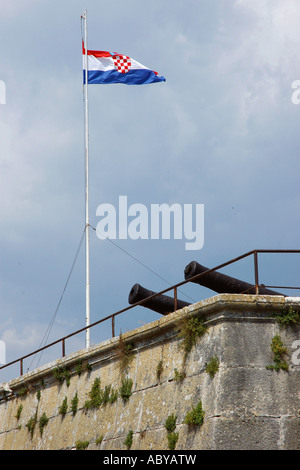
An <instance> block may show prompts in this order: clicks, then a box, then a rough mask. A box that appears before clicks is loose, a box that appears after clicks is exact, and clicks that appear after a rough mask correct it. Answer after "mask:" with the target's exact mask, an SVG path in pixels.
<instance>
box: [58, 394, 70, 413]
mask: <svg viewBox="0 0 300 470" xmlns="http://www.w3.org/2000/svg"><path fill="white" fill-rule="evenodd" d="M67 411H68V399H67V397H65V398H64V399H63V402H62V404H61V405H60V407H59V409H58V412H59V414H60V415H62V416H65V414H66V413H67Z"/></svg>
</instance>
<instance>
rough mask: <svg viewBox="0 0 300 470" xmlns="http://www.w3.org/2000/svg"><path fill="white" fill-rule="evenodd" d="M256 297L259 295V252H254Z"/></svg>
mask: <svg viewBox="0 0 300 470" xmlns="http://www.w3.org/2000/svg"><path fill="white" fill-rule="evenodd" d="M254 273H255V295H258V294H259V284H258V260H257V251H254Z"/></svg>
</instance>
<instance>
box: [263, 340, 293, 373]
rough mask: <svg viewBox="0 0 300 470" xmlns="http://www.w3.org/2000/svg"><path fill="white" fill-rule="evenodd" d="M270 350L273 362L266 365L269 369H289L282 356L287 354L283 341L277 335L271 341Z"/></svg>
mask: <svg viewBox="0 0 300 470" xmlns="http://www.w3.org/2000/svg"><path fill="white" fill-rule="evenodd" d="M271 351H272V353H273V360H274V364H271V365H269V366H266V368H267V369H269V370H276V371H277V372H278V371H279V370H285V371H288V370H289V366H288V364H287V362H286V361H285V360H284V356H285V355H286V354H287V349H286V347H284V345H283V342H282V340H281V338H280V336H279V335H275V336H274V337H273V338H272V341H271Z"/></svg>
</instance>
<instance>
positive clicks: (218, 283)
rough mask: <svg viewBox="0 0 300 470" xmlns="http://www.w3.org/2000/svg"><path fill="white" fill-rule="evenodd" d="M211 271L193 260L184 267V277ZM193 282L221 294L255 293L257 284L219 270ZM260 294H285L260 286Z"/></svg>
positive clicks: (189, 277) (188, 277)
mask: <svg viewBox="0 0 300 470" xmlns="http://www.w3.org/2000/svg"><path fill="white" fill-rule="evenodd" d="M205 271H209V268H206V267H205V266H202V265H201V264H199V263H197V262H196V261H191V263H189V264H188V265H187V266H186V267H185V269H184V277H185V279H186V280H188V279H191V278H192V277H194V276H197V274H201V273H204V272H205ZM191 282H194V283H196V284H200V285H201V286H204V287H207V288H208V289H211V290H213V291H215V292H218V293H219V294H222V293H223V294H255V286H254V285H253V284H249V283H248V282H244V281H241V280H239V279H236V278H234V277H231V276H227V275H226V274H221V273H219V272H218V271H211V272H208V273H207V274H203V275H202V276H200V277H199V278H198V279H195V280H193V281H191ZM259 294H260V295H283V294H280V293H279V292H276V291H273V290H270V289H267V288H266V287H259Z"/></svg>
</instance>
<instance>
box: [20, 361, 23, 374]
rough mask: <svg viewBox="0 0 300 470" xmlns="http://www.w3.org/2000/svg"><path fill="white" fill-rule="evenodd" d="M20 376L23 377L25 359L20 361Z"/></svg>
mask: <svg viewBox="0 0 300 470" xmlns="http://www.w3.org/2000/svg"><path fill="white" fill-rule="evenodd" d="M20 375H23V359H20Z"/></svg>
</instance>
